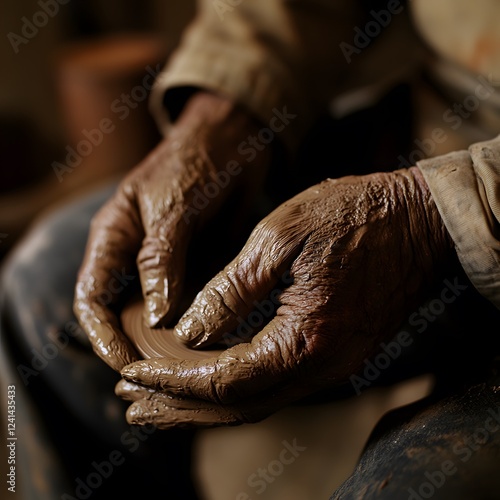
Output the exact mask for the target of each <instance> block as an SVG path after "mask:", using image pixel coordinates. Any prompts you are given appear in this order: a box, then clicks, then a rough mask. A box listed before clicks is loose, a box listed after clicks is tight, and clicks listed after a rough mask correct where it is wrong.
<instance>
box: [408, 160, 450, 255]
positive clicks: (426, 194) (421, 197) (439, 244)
mask: <svg viewBox="0 0 500 500" xmlns="http://www.w3.org/2000/svg"><path fill="white" fill-rule="evenodd" d="M408 172H409V174H410V175H411V176H412V178H413V180H414V188H415V191H416V196H415V197H416V199H417V200H418V202H419V203H420V204H421V205H422V207H423V211H422V213H423V216H424V217H422V220H420V221H419V220H418V219H419V217H418V215H417V217H415V219H416V220H415V221H414V222H415V224H414V225H412V233H413V232H414V233H415V234H414V235H413V239H414V241H415V245H420V246H421V245H422V242H426V243H427V244H426V245H425V248H426V250H427V252H428V253H429V254H430V255H431V257H432V261H433V262H435V263H440V262H443V261H445V260H447V259H448V258H449V257H450V255H451V254H452V253H453V252H454V249H455V244H454V242H453V240H452V238H451V236H450V234H449V232H448V230H447V228H446V226H445V224H444V221H443V219H442V217H441V214H440V213H439V210H438V208H437V205H436V203H435V202H434V199H433V197H432V194H431V191H430V189H429V186H428V185H427V182H426V180H425V178H424V176H423V174H422V172H421V171H420V169H419V168H418V167H411V168H409V169H408ZM418 212H419V211H417V214H418ZM417 224H418V225H417ZM413 228H415V231H413Z"/></svg>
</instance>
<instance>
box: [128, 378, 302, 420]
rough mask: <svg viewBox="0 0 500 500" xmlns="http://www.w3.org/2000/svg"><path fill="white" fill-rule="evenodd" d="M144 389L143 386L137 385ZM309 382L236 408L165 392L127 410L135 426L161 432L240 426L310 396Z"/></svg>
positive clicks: (137, 400) (150, 395)
mask: <svg viewBox="0 0 500 500" xmlns="http://www.w3.org/2000/svg"><path fill="white" fill-rule="evenodd" d="M137 387H140V386H137ZM310 392H311V388H310V386H309V384H307V383H305V384H304V383H300V384H298V383H295V381H294V382H292V383H289V384H287V385H286V386H284V387H283V388H281V389H279V390H278V391H276V392H273V393H272V394H270V395H267V396H265V397H262V396H261V395H260V394H259V395H257V396H256V397H254V398H246V399H243V400H241V401H239V402H238V403H235V404H234V405H224V406H222V405H220V404H218V403H212V402H209V401H205V400H200V399H191V398H189V399H186V398H178V397H176V396H172V395H167V394H166V393H162V392H153V393H144V394H145V396H144V397H143V398H137V397H134V399H131V400H132V401H134V404H133V405H131V406H130V407H129V409H128V411H127V421H128V423H129V424H131V425H153V426H155V427H158V428H161V429H168V428H172V427H183V428H196V427H216V426H228V425H240V424H244V423H255V422H259V421H261V420H263V419H265V418H267V417H268V416H270V415H272V414H273V413H275V412H276V411H278V410H280V409H282V408H283V407H284V406H286V405H287V404H289V403H290V402H293V401H294V400H298V399H301V398H302V397H303V396H307V395H310Z"/></svg>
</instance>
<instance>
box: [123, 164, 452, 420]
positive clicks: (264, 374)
mask: <svg viewBox="0 0 500 500" xmlns="http://www.w3.org/2000/svg"><path fill="white" fill-rule="evenodd" d="M453 253H454V249H453V244H452V241H451V239H450V237H449V235H448V233H447V231H446V229H445V228H444V225H443V223H442V220H441V218H440V216H439V213H438V211H437V208H436V206H435V204H434V202H433V200H432V198H431V195H430V192H429V190H428V187H427V185H426V183H425V181H424V179H423V177H422V175H421V173H420V171H419V170H418V169H417V168H416V167H414V168H411V169H408V170H399V171H395V172H391V173H377V174H371V175H367V176H359V177H355V176H349V177H343V178H340V179H337V180H331V179H328V180H325V181H324V182H322V183H320V184H318V185H315V186H313V187H311V188H309V189H307V190H306V191H304V192H302V193H300V194H298V195H297V196H295V197H294V198H292V199H290V200H289V201H287V202H285V203H284V204H282V205H281V206H279V207H278V208H277V209H276V210H274V211H273V212H272V213H271V214H270V215H268V216H267V217H266V218H265V219H263V220H262V221H261V222H260V223H259V224H258V225H257V226H256V228H255V229H254V231H253V232H252V234H251V236H250V238H249V240H248V242H247V243H246V245H245V246H244V248H243V249H242V251H241V252H240V254H239V255H238V256H237V257H236V258H235V259H234V260H233V261H232V262H231V263H229V264H228V265H227V266H226V267H225V269H224V270H222V271H221V272H220V273H219V274H218V275H216V276H215V277H214V278H213V279H212V280H211V281H210V282H209V283H208V284H207V285H206V286H205V287H204V289H203V290H202V291H201V292H200V293H199V294H198V295H197V297H196V299H195V301H194V302H193V304H192V305H191V307H190V308H189V309H188V310H187V311H186V312H185V314H184V315H183V316H182V318H181V319H180V321H179V322H178V324H177V325H176V327H175V334H176V335H178V336H179V338H180V339H181V340H182V341H183V342H185V343H186V344H188V345H190V346H191V347H193V348H203V347H205V346H208V345H210V344H213V343H214V342H217V341H220V340H221V339H223V338H224V336H225V334H226V333H228V332H232V331H235V329H237V327H238V324H239V323H240V322H241V320H242V318H246V317H247V315H248V314H249V313H250V312H251V311H252V310H253V307H254V306H255V304H256V303H261V301H263V300H265V298H266V297H267V296H268V295H270V294H272V291H273V290H276V289H280V290H281V289H282V290H283V291H282V293H281V294H280V296H279V301H280V305H279V307H278V309H277V311H276V313H275V314H274V315H273V316H272V318H271V319H270V321H269V322H268V323H267V324H266V325H264V326H262V328H261V329H260V331H258V332H257V333H256V334H255V335H254V336H253V338H251V339H247V340H251V341H247V342H244V343H240V344H238V345H235V346H234V347H231V348H228V349H227V350H225V351H224V352H223V353H222V354H221V355H219V356H218V357H214V358H209V359H207V360H203V361H189V360H181V361H178V360H173V359H165V358H155V359H149V360H146V361H138V362H135V363H132V364H130V365H129V366H126V367H125V368H124V369H123V370H122V371H121V373H122V376H123V377H124V380H123V381H122V382H120V383H119V384H118V386H117V388H116V392H117V394H119V395H120V396H121V397H123V398H125V399H128V400H131V401H133V403H132V405H131V406H130V408H129V410H128V412H127V420H128V422H129V423H134V424H154V425H157V426H158V427H160V428H168V427H172V426H187V427H189V426H213V425H228V424H229V425H236V424H241V423H244V422H256V421H259V420H261V419H263V418H265V417H267V416H269V415H270V414H272V413H273V412H275V411H277V410H279V409H280V408H282V407H284V406H285V405H287V404H290V403H293V402H296V401H298V400H300V399H301V398H303V397H305V396H308V395H311V394H314V393H316V392H317V391H320V390H322V389H326V388H331V387H334V386H335V385H336V384H339V383H342V382H345V381H347V380H348V378H349V376H350V375H351V374H353V373H355V372H356V371H357V370H358V369H359V368H360V367H361V366H362V364H363V360H364V359H366V358H368V357H370V356H372V355H373V354H374V353H376V352H377V351H378V350H379V349H380V343H381V342H384V341H387V340H388V339H389V338H391V337H392V335H394V334H395V333H396V331H397V328H398V327H399V326H400V325H401V324H402V323H403V321H404V320H405V319H406V318H407V316H408V314H409V313H410V312H411V310H412V309H413V308H414V307H415V306H416V305H417V304H418V303H419V301H421V300H422V299H423V294H424V292H425V291H426V289H427V287H428V286H430V285H431V284H433V283H434V281H435V280H436V279H437V276H438V272H439V269H440V267H441V265H442V264H443V262H445V261H447V260H448V259H449V258H450V256H451V255H452V254H453ZM287 271H289V273H290V277H291V278H292V279H293V282H292V283H290V282H289V281H288V282H287V285H286V288H284V289H283V286H282V284H281V283H280V278H281V277H282V276H284V275H286V272H287Z"/></svg>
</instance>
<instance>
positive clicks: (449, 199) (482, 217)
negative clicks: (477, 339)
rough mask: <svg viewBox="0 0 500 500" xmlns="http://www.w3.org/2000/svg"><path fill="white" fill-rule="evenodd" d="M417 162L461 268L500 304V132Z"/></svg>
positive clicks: (490, 298) (499, 307)
mask: <svg viewBox="0 0 500 500" xmlns="http://www.w3.org/2000/svg"><path fill="white" fill-rule="evenodd" d="M417 166H418V167H419V168H420V170H421V172H422V174H423V176H424V178H425V180H426V182H427V184H428V185H429V189H430V191H431V194H432V197H433V198H434V201H435V203H436V205H437V208H438V210H439V213H440V215H441V217H442V219H443V222H444V224H445V226H446V228H447V230H448V232H449V233H450V236H451V238H452V239H453V241H454V243H455V247H456V250H457V255H458V258H459V260H460V263H461V264H462V266H463V268H464V271H465V272H466V274H467V276H468V277H469V279H470V281H471V283H472V284H473V285H474V287H475V288H476V289H477V290H478V291H479V293H481V295H483V296H484V297H485V298H487V299H488V300H490V301H491V302H492V303H493V304H494V305H495V306H496V307H497V308H498V309H500V136H497V137H496V138H495V139H493V140H490V141H485V142H479V143H476V144H473V145H471V146H470V147H469V149H468V151H465V150H464V151H456V152H452V153H449V154H446V155H443V156H438V157H436V158H430V159H426V160H421V161H419V162H417Z"/></svg>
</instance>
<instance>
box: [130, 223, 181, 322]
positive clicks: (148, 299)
mask: <svg viewBox="0 0 500 500" xmlns="http://www.w3.org/2000/svg"><path fill="white" fill-rule="evenodd" d="M146 230H147V232H148V234H147V236H146V238H145V239H144V242H143V245H142V248H141V250H140V252H139V255H138V258H137V265H138V268H139V274H140V278H141V286H142V293H143V297H144V308H145V309H144V316H145V321H146V323H147V325H148V326H150V327H155V326H157V325H159V324H168V322H169V321H170V319H171V318H172V316H173V315H174V314H175V313H176V309H177V306H178V304H179V301H180V299H181V297H182V288H183V282H184V274H185V265H186V264H185V255H186V248H187V237H188V236H187V230H186V229H181V228H179V227H177V228H176V229H172V230H171V231H170V234H169V235H168V236H167V235H166V234H165V233H167V232H168V227H163V228H161V230H157V229H155V230H153V229H151V228H147V229H146Z"/></svg>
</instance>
